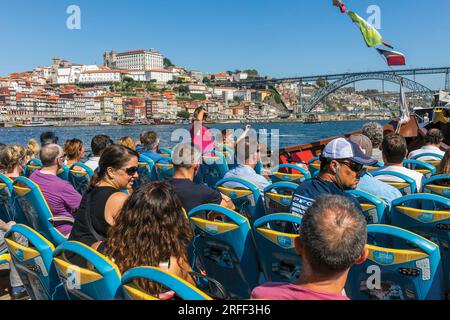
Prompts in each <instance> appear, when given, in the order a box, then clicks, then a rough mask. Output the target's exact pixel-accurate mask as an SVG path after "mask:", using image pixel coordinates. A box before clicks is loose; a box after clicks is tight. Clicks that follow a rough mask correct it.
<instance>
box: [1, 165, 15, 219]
mask: <svg viewBox="0 0 450 320" xmlns="http://www.w3.org/2000/svg"><path fill="white" fill-rule="evenodd" d="M12 185H13V181H12V180H11V179H10V178H8V177H7V176H5V175H4V174H1V173H0V219H1V220H3V221H4V222H9V221H12V220H14V215H15V214H14V208H13V205H12V199H11V195H12V189H13V187H12Z"/></svg>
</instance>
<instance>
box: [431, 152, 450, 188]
mask: <svg viewBox="0 0 450 320" xmlns="http://www.w3.org/2000/svg"><path fill="white" fill-rule="evenodd" d="M438 174H450V148H449V149H447V151H445V153H444V158H442V161H441V163H439V166H438V168H437V171H436V175H438ZM434 183H435V184H437V185H439V186H444V187H450V179H442V180H438V181H436V182H434Z"/></svg>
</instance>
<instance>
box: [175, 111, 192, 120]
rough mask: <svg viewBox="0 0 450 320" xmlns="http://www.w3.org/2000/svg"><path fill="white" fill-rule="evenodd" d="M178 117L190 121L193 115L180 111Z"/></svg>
mask: <svg viewBox="0 0 450 320" xmlns="http://www.w3.org/2000/svg"><path fill="white" fill-rule="evenodd" d="M177 117H178V118H182V119H189V118H190V117H191V115H190V114H189V112H187V111H180V112H178V113H177Z"/></svg>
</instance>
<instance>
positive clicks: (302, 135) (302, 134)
mask: <svg viewBox="0 0 450 320" xmlns="http://www.w3.org/2000/svg"><path fill="white" fill-rule="evenodd" d="M366 122H367V121H339V122H322V123H317V124H303V123H295V122H272V123H252V124H251V126H252V128H254V129H255V130H257V131H258V132H262V134H263V136H264V135H266V136H270V135H271V134H272V135H278V137H279V143H280V147H287V146H292V145H297V144H302V143H307V142H312V141H316V140H321V139H323V138H327V137H330V136H334V135H339V134H343V133H346V132H350V131H354V130H358V129H360V128H361V127H362V125H363V124H364V123H366ZM379 123H380V124H382V125H384V124H385V123H387V121H379ZM208 126H209V127H211V128H217V129H219V130H222V129H239V128H242V127H243V124H239V123H236V124H231V123H230V124H211V125H208ZM188 127H189V125H142V126H83V127H27V128H24V127H16V128H0V142H2V143H5V144H10V143H19V144H26V143H27V141H28V140H29V139H31V138H34V139H36V140H37V141H38V142H39V135H40V134H41V133H42V132H44V131H54V132H56V135H57V136H58V137H59V144H61V145H63V144H64V141H65V140H67V139H73V138H78V139H81V140H82V141H83V142H84V145H85V147H86V150H90V141H91V139H92V137H94V136H95V135H97V134H106V135H109V136H110V137H111V138H112V139H113V140H114V141H116V140H118V139H120V138H121V137H124V136H131V137H132V138H133V139H134V140H137V139H139V133H140V132H141V131H143V130H153V131H155V132H157V133H158V135H159V136H160V139H161V147H173V146H174V145H175V144H176V143H177V142H178V140H177V141H171V137H172V133H173V132H174V130H176V129H180V128H184V129H188ZM261 130H262V131H261ZM274 130H278V133H277V132H276V131H274Z"/></svg>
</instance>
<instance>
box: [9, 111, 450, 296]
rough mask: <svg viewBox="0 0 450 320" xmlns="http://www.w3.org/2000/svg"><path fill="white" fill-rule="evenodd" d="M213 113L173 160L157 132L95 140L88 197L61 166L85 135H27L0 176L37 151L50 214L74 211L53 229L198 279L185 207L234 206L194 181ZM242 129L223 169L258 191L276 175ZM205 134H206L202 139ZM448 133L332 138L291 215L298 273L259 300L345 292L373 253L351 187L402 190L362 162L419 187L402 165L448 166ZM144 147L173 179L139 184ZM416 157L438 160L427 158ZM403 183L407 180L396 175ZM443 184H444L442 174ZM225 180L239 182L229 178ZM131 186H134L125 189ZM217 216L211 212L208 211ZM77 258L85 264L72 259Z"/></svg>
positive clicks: (123, 263)
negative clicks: (259, 168)
mask: <svg viewBox="0 0 450 320" xmlns="http://www.w3.org/2000/svg"><path fill="white" fill-rule="evenodd" d="M205 119H206V111H205V110H204V109H202V108H199V109H197V110H196V112H195V114H194V121H195V122H193V124H194V123H196V124H197V126H194V125H192V126H191V131H190V132H191V138H192V142H193V143H192V144H190V143H183V144H178V145H177V146H176V147H175V148H174V149H173V150H172V157H171V158H168V157H167V156H166V155H162V154H160V153H158V150H159V147H160V139H159V137H158V135H157V134H156V133H155V132H152V131H144V132H142V133H141V134H140V136H139V140H137V141H134V140H133V138H132V137H124V138H121V139H120V140H118V141H117V142H116V143H114V141H113V140H112V139H111V138H110V137H108V136H106V135H97V136H95V137H94V138H93V139H92V141H91V145H90V147H91V154H90V155H89V156H88V158H87V161H86V162H85V163H84V164H85V165H87V166H89V167H90V168H92V169H93V170H95V173H94V175H93V177H92V178H91V180H90V186H89V188H88V190H87V191H86V192H85V193H84V194H82V195H81V194H79V193H78V192H77V191H76V190H75V189H74V187H73V186H72V185H71V184H70V183H69V182H68V181H65V180H63V179H61V178H59V177H58V176H57V172H58V170H59V169H60V168H61V167H62V166H63V165H67V166H72V165H74V164H76V163H79V162H81V161H82V160H83V159H84V158H85V152H86V151H85V148H84V143H83V141H81V140H79V139H76V138H75V139H71V140H67V141H66V142H65V143H64V145H63V147H61V146H60V145H59V144H58V137H57V136H56V135H55V134H54V133H53V132H45V133H43V134H42V135H41V137H40V140H41V141H40V142H41V143H40V145H39V144H38V143H37V142H36V141H35V140H30V141H29V143H28V145H27V146H25V147H24V146H21V145H18V144H12V145H3V144H2V145H1V147H0V173H2V174H4V175H5V176H7V177H9V178H10V179H12V180H14V179H15V178H17V177H18V176H19V175H21V173H22V172H23V170H24V167H25V165H26V164H27V162H28V161H29V160H30V159H32V158H39V159H40V161H41V162H42V168H41V169H39V170H36V171H35V172H33V174H31V176H30V179H31V180H32V181H34V182H35V183H36V184H37V185H38V186H39V188H40V189H41V190H42V194H43V196H44V198H45V200H46V201H47V203H48V205H49V208H50V210H51V211H52V213H53V215H54V216H56V217H58V216H66V217H73V218H74V223H73V224H68V223H63V222H61V223H60V224H58V225H56V228H57V229H58V230H59V231H60V232H61V233H63V234H64V235H66V236H68V239H69V240H73V241H79V242H82V243H84V244H86V245H88V246H91V247H92V248H94V249H96V250H97V251H99V252H100V253H102V254H104V255H105V256H107V257H109V258H110V259H111V260H112V261H113V262H115V263H116V264H117V265H118V267H119V269H120V271H121V272H125V271H126V270H128V269H130V268H133V267H137V266H142V265H146V266H159V267H161V268H164V269H166V270H168V271H169V272H171V273H173V274H175V275H177V276H179V277H181V278H183V279H185V280H186V281H188V282H190V283H191V284H193V285H195V281H194V279H193V278H192V276H191V274H190V272H191V271H192V269H191V266H190V264H189V263H188V254H187V249H188V246H189V243H190V242H191V240H192V238H193V236H194V235H193V230H192V228H191V226H190V224H189V222H188V220H187V219H186V218H185V213H184V211H185V212H189V211H190V210H191V209H193V208H195V207H196V206H199V205H202V204H219V205H222V206H224V207H227V208H229V209H235V207H234V204H233V202H232V201H231V199H230V198H229V197H227V196H226V195H224V194H222V193H220V192H219V191H217V190H215V189H213V188H210V187H208V186H206V185H204V184H198V183H195V182H194V177H195V176H196V174H197V172H198V170H199V168H200V165H201V161H202V152H205V151H206V150H210V149H212V148H214V147H217V144H216V145H215V146H214V142H213V138H212V137H211V135H210V134H209V131H208V130H209V129H208V128H207V127H206V126H204V125H203V124H202V122H203V121H204V120H205ZM249 129H250V127H249V126H246V127H245V130H244V132H243V134H242V135H240V136H239V137H238V139H236V141H234V139H233V137H232V136H230V135H228V134H227V132H226V131H224V135H223V136H224V139H223V145H224V146H227V147H229V148H232V149H234V150H237V149H238V148H243V149H244V150H245V153H244V154H245V155H244V156H241V157H238V159H236V160H237V165H236V166H235V167H233V168H232V169H231V170H229V171H228V173H227V174H226V175H225V178H227V177H238V178H241V179H245V180H248V181H250V182H252V183H254V184H255V185H256V186H257V187H258V188H259V189H260V190H261V191H262V190H264V188H265V187H266V186H268V185H270V181H269V180H268V179H267V176H264V175H261V174H258V173H257V172H256V171H255V167H256V165H257V164H258V162H259V161H260V160H261V155H260V152H259V148H258V147H255V146H254V145H251V143H250V140H249V139H248V137H247V136H246V135H247V133H248V131H249ZM201 137H203V139H201ZM442 140H443V137H442V134H441V132H440V131H439V130H438V129H432V130H429V131H428V133H427V136H426V137H425V141H426V145H425V146H424V147H422V148H421V149H418V150H415V151H413V152H411V153H409V154H408V150H407V145H406V141H405V139H404V138H403V137H402V136H400V135H399V134H396V133H392V132H390V133H388V134H386V133H383V128H382V127H381V125H379V124H378V123H374V122H373V123H368V124H366V125H364V126H363V128H362V133H361V134H356V135H352V136H350V137H349V138H348V139H346V138H337V139H334V140H332V141H331V142H329V143H328V144H327V145H326V146H325V148H324V150H323V152H322V155H321V157H320V160H321V164H320V173H319V174H318V175H317V176H315V177H313V178H312V179H309V180H306V181H304V182H302V183H301V184H300V185H299V187H298V188H297V190H296V191H295V192H294V195H293V200H292V204H291V212H292V213H294V214H300V215H302V216H303V218H302V224H301V226H300V228H299V234H300V237H298V238H297V240H296V243H295V247H296V250H297V252H298V254H301V256H302V269H301V276H300V278H299V280H298V281H297V282H296V283H264V284H261V285H260V286H259V287H256V288H255V289H254V290H253V292H252V298H258V299H264V298H268V299H298V300H310V299H325V300H331V299H332V300H339V299H348V298H347V297H346V296H345V291H344V286H345V282H346V279H347V273H348V270H349V268H350V267H351V266H352V265H353V264H355V263H362V262H364V260H365V259H366V258H367V254H368V253H367V250H366V249H365V244H366V239H367V228H366V221H365V219H364V216H363V215H362V214H361V207H360V205H359V203H358V201H357V200H355V198H354V197H352V196H350V195H348V194H347V193H345V190H349V189H357V190H362V191H365V192H368V193H370V194H372V195H375V196H377V197H379V198H380V199H382V200H383V201H384V202H385V203H386V205H388V206H389V205H390V203H391V202H392V201H393V200H394V199H396V198H399V197H401V196H402V195H401V193H400V192H399V190H397V189H396V188H394V187H392V186H390V185H388V184H386V183H385V182H384V181H397V180H396V179H398V178H396V177H392V176H388V175H386V176H382V175H381V176H377V177H376V178H375V177H373V176H372V175H371V174H370V173H368V172H367V171H366V170H365V169H364V168H365V167H366V166H374V165H375V164H376V163H377V162H379V161H381V162H383V163H384V166H382V167H380V168H378V169H376V170H375V171H373V172H377V171H380V172H383V171H395V172H399V173H402V174H404V175H406V176H408V177H411V178H413V179H414V180H415V181H416V183H417V189H418V191H420V190H421V187H422V181H423V179H424V177H423V175H422V174H421V173H418V172H416V171H414V170H411V169H408V168H405V167H403V164H402V163H403V160H404V159H405V158H407V157H412V156H417V155H420V154H422V153H430V152H432V153H435V154H438V155H442V156H443V160H442V161H441V163H440V165H439V167H438V172H437V173H438V174H448V173H450V161H449V158H450V151H449V150H447V151H446V152H444V151H441V150H440V148H439V145H440V143H441V142H442ZM140 154H142V155H145V156H147V157H149V158H151V159H152V160H154V161H167V163H172V164H173V166H174V175H173V178H172V179H171V180H170V181H167V182H166V181H156V182H151V183H148V184H145V185H143V186H141V187H139V188H138V189H136V190H133V182H134V181H136V180H137V179H138V178H139V176H138V159H139V156H140ZM418 159H419V160H436V159H434V158H433V157H431V158H430V157H429V156H427V157H424V158H423V159H421V158H420V157H419V158H418ZM399 181H401V179H400V180H399ZM442 183H446V182H445V181H444V182H442ZM225 186H228V187H237V185H234V183H233V182H229V183H228V185H225ZM124 190H127V191H128V192H123V191H124ZM209 218H210V219H213V218H214V217H209ZM13 224H14V222H13V221H12V222H8V223H5V222H4V221H1V220H0V246H1V249H2V250H3V251H4V249H5V243H4V240H3V235H4V233H5V232H6V231H7V230H8V229H9V228H10V227H11V226H12V225H13ZM71 262H72V263H75V264H83V261H81V260H79V259H77V257H72V258H71ZM10 282H11V287H12V291H11V297H12V298H13V299H20V298H23V297H24V296H26V291H25V289H24V287H23V284H22V283H21V281H20V278H19V277H18V275H17V271H16V270H15V269H14V266H13V265H12V264H11V271H10ZM141 286H142V287H143V288H144V289H145V290H147V291H148V292H149V293H151V294H154V295H158V296H159V297H162V296H163V295H164V294H167V292H163V291H164V290H163V289H162V288H160V287H159V286H157V285H155V284H153V283H150V282H143V283H142V284H141Z"/></svg>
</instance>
